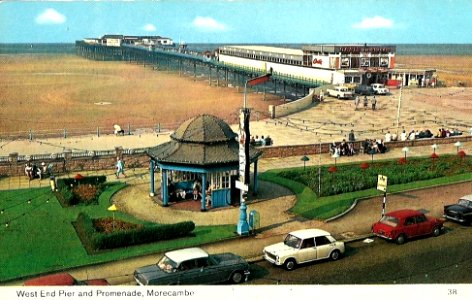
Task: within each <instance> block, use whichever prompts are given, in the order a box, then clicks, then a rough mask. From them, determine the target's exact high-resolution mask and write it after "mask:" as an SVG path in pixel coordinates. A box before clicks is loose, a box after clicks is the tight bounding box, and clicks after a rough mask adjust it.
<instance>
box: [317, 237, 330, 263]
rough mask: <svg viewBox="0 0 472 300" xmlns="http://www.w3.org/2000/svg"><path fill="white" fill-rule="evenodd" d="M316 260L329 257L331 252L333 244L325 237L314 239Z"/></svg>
mask: <svg viewBox="0 0 472 300" xmlns="http://www.w3.org/2000/svg"><path fill="white" fill-rule="evenodd" d="M315 245H316V253H317V259H323V258H327V257H329V255H330V254H331V251H332V250H333V248H334V247H333V244H332V243H331V241H330V240H329V239H328V238H327V237H326V236H317V237H316V238H315Z"/></svg>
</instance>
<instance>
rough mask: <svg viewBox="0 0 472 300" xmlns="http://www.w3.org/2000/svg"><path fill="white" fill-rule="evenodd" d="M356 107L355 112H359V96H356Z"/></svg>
mask: <svg viewBox="0 0 472 300" xmlns="http://www.w3.org/2000/svg"><path fill="white" fill-rule="evenodd" d="M354 105H355V106H356V107H355V108H354V110H357V107H358V106H359V96H356V99H355V100H354Z"/></svg>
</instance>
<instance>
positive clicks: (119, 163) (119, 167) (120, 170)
mask: <svg viewBox="0 0 472 300" xmlns="http://www.w3.org/2000/svg"><path fill="white" fill-rule="evenodd" d="M120 174H123V176H124V177H126V174H125V163H124V162H123V160H121V159H120V158H119V157H117V158H116V178H119V177H120Z"/></svg>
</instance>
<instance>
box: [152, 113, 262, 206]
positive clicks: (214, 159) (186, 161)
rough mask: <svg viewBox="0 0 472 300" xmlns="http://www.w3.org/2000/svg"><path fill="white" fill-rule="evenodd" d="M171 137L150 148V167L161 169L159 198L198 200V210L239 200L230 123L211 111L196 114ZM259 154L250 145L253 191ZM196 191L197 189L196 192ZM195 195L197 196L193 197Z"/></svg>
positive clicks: (165, 201) (235, 148) (236, 148)
mask: <svg viewBox="0 0 472 300" xmlns="http://www.w3.org/2000/svg"><path fill="white" fill-rule="evenodd" d="M170 137H171V141H169V142H167V143H164V144H161V145H158V146H156V147H153V148H150V149H149V150H148V151H147V154H148V156H149V157H150V158H151V161H150V165H151V170H154V169H155V165H156V164H157V166H158V167H159V169H160V171H161V176H162V178H161V179H162V180H161V198H162V202H163V205H164V206H168V205H169V201H170V200H176V201H179V200H184V199H189V200H199V201H201V210H202V211H205V210H207V207H209V206H211V207H212V208H217V207H224V206H228V205H231V204H239V202H240V191H239V189H237V188H236V184H235V182H236V180H237V179H238V170H239V143H238V140H237V134H236V133H235V132H234V131H233V130H232V129H231V128H230V127H229V125H228V124H227V123H226V122H224V121H223V120H221V119H220V118H218V117H215V116H212V115H199V116H196V117H193V118H191V119H189V120H187V121H185V122H184V123H182V124H181V125H180V126H179V128H177V130H176V131H175V132H174V133H173V134H172V135H171V136H170ZM261 154H262V152H261V151H258V150H256V149H254V148H252V147H251V148H250V150H249V156H250V161H251V164H253V165H254V176H253V178H254V181H253V191H254V193H256V192H257V188H258V182H257V160H258V158H259V156H260V155H261ZM195 191H196V192H195ZM151 195H154V172H153V171H151ZM195 198H197V199H195Z"/></svg>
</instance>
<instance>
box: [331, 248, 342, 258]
mask: <svg viewBox="0 0 472 300" xmlns="http://www.w3.org/2000/svg"><path fill="white" fill-rule="evenodd" d="M340 257H341V252H339V250H334V251H333V252H331V254H330V255H329V258H331V260H338V259H339V258H340Z"/></svg>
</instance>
